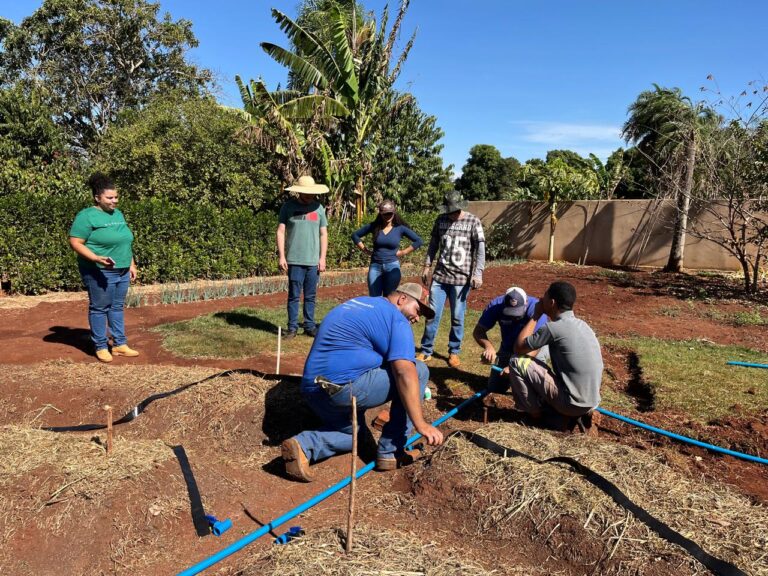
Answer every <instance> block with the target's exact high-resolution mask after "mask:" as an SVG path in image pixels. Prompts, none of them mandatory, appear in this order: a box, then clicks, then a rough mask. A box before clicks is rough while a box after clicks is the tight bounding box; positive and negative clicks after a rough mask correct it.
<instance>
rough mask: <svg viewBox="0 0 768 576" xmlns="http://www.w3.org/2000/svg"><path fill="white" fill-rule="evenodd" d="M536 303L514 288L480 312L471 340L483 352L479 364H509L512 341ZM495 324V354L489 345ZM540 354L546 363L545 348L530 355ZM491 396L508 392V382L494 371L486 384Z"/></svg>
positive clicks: (540, 322) (544, 318)
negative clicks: (497, 341) (497, 337)
mask: <svg viewBox="0 0 768 576" xmlns="http://www.w3.org/2000/svg"><path fill="white" fill-rule="evenodd" d="M538 301H539V299H538V298H536V297H534V296H528V295H527V294H526V293H525V290H523V289H522V288H518V287H517V286H513V287H512V288H510V289H509V290H507V292H506V293H505V294H502V295H501V296H497V297H496V298H494V299H493V300H491V301H490V302H489V303H488V305H487V306H486V307H485V310H483V314H482V315H481V316H480V319H479V320H478V321H477V324H476V325H475V329H474V331H473V332H472V336H473V337H474V339H475V342H477V343H478V344H479V345H480V346H481V347H482V348H483V352H482V355H481V360H482V361H483V362H484V363H486V364H494V365H496V366H499V367H501V368H506V367H507V366H508V365H509V360H510V358H511V357H512V354H513V353H514V348H515V341H516V340H517V336H518V334H520V331H521V330H522V329H523V328H524V327H525V325H526V324H528V321H529V320H530V319H531V318H533V316H534V311H535V309H536V303H537V302H538ZM547 320H548V318H547V315H546V314H542V315H541V317H539V319H538V320H537V321H536V330H538V329H539V328H541V327H542V326H544V324H546V323H547ZM496 324H498V325H499V331H500V332H501V346H499V349H498V351H497V350H496V348H494V346H493V343H492V342H491V340H490V338H489V336H488V331H489V330H491V329H492V328H493V327H494V326H496ZM537 353H539V354H538V355H539V359H540V360H545V359H546V358H545V357H546V356H547V351H546V348H545V349H543V350H541V351H539V350H536V351H534V352H532V355H533V356H536V354H537ZM488 387H489V388H490V390H491V392H497V393H503V392H506V391H507V389H508V388H509V378H508V377H507V376H502V375H501V374H499V372H497V371H496V370H491V375H490V378H489V380H488Z"/></svg>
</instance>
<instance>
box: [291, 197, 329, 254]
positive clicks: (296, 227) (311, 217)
mask: <svg viewBox="0 0 768 576" xmlns="http://www.w3.org/2000/svg"><path fill="white" fill-rule="evenodd" d="M279 222H280V224H285V259H286V260H287V261H288V264H293V265H295V266H317V264H318V261H319V260H320V228H327V227H328V219H327V218H326V217H325V208H323V205H322V204H320V202H317V201H314V202H310V203H309V204H302V203H301V202H299V201H298V200H295V199H294V198H291V199H289V200H288V201H287V202H286V203H285V204H283V206H282V208H280V217H279Z"/></svg>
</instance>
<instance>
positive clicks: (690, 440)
mask: <svg viewBox="0 0 768 576" xmlns="http://www.w3.org/2000/svg"><path fill="white" fill-rule="evenodd" d="M729 364H731V362H729ZM758 366H759V364H758ZM765 367H766V368H768V366H765ZM491 369H492V370H495V371H496V372H502V368H500V367H499V366H491ZM595 410H597V411H598V412H600V414H605V415H606V416H610V417H611V418H616V420H621V421H622V422H626V423H627V424H632V425H633V426H637V427H639V428H644V429H645V430H650V431H651V432H656V434H661V435H662V436H667V437H669V438H674V439H675V440H680V441H681V442H687V443H688V444H693V445H694V446H700V447H701V448H706V449H707V450H712V451H713V452H720V453H721V454H728V456H734V457H736V458H741V459H742V460H749V461H750V462H758V463H759V464H768V460H766V459H765V458H760V457H759V456H752V455H751V454H744V453H743V452H736V451H734V450H728V448H721V447H720V446H715V445H714V444H707V443H706V442H701V441H700V440H694V439H693V438H688V437H687V436H681V435H680V434H675V433H674V432H669V431H667V430H664V429H663V428H656V427H655V426H651V425H650V424H645V423H643V422H640V421H639V420H632V418H627V417H626V416H622V415H621V414H616V413H615V412H609V411H608V410H605V409H604V408H599V407H598V408H595Z"/></svg>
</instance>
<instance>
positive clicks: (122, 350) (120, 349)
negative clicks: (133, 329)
mask: <svg viewBox="0 0 768 576" xmlns="http://www.w3.org/2000/svg"><path fill="white" fill-rule="evenodd" d="M112 354H114V355H115V356H131V357H133V356H138V355H139V353H138V352H137V351H136V350H134V349H133V348H130V347H129V346H128V344H121V345H120V346H112Z"/></svg>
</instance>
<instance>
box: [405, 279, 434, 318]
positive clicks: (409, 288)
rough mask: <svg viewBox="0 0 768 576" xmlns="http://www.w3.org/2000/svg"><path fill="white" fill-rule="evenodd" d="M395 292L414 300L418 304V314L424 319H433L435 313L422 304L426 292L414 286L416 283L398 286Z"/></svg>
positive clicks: (418, 286)
mask: <svg viewBox="0 0 768 576" xmlns="http://www.w3.org/2000/svg"><path fill="white" fill-rule="evenodd" d="M396 291H397V292H402V293H403V294H407V295H408V296H410V297H411V298H413V299H415V300H416V302H418V303H419V312H420V313H421V315H422V316H424V318H426V319H427V320H431V319H432V318H434V317H435V311H434V310H432V308H430V307H429V306H428V305H427V304H425V303H424V297H425V296H426V290H424V288H422V287H421V285H420V284H416V282H406V283H405V284H400V286H398V287H397V290H396Z"/></svg>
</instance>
